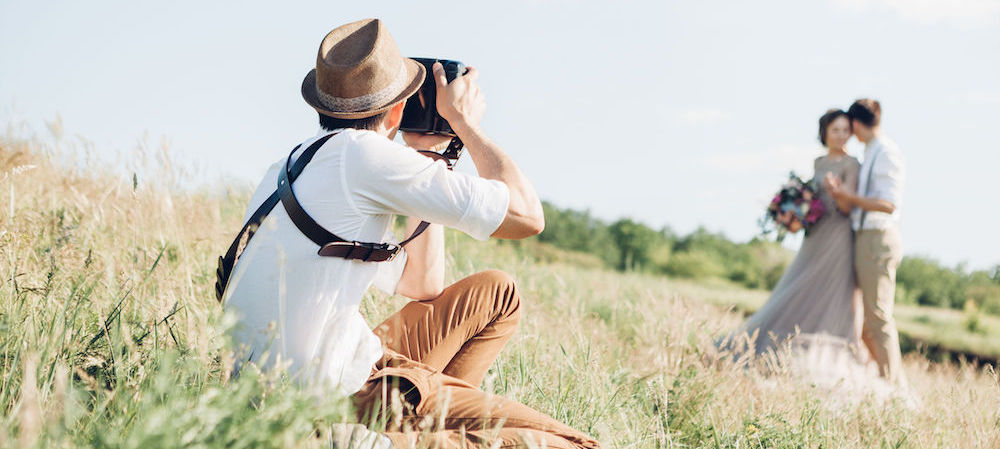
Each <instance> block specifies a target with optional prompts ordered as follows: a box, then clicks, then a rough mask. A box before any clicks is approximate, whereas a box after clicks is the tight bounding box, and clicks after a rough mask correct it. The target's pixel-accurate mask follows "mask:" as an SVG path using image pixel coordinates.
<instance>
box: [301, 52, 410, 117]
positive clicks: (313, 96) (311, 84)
mask: <svg viewBox="0 0 1000 449" xmlns="http://www.w3.org/2000/svg"><path fill="white" fill-rule="evenodd" d="M403 63H404V64H406V75H407V76H408V77H409V78H410V82H409V84H408V85H407V86H406V88H405V89H403V90H402V91H401V92H400V93H399V95H397V96H396V97H395V98H393V99H391V100H389V101H388V102H387V103H386V104H384V105H378V106H375V107H373V108H372V109H368V110H364V111H350V112H345V111H331V110H330V109H328V108H327V107H326V106H323V103H320V101H319V92H317V90H316V69H312V70H310V71H309V73H307V74H306V77H305V78H304V79H303V80H302V98H303V99H304V100H306V103H309V106H312V108H313V109H315V110H316V112H319V113H320V114H323V115H327V116H330V117H333V118H344V119H358V118H365V117H371V116H373V115H378V114H381V113H383V112H385V111H388V110H389V109H391V108H392V107H393V106H395V105H396V103H399V102H400V101H403V100H406V99H407V98H409V97H410V96H411V95H413V94H415V93H417V90H419V89H420V85H421V84H423V83H424V78H425V77H426V76H427V73H426V72H427V70H426V69H424V66H423V64H421V63H419V62H417V61H414V60H412V59H410V58H405V60H404V61H403Z"/></svg>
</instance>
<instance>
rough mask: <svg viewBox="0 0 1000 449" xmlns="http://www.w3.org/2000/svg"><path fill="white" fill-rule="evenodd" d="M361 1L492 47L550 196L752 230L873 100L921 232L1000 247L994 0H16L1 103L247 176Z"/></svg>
mask: <svg viewBox="0 0 1000 449" xmlns="http://www.w3.org/2000/svg"><path fill="white" fill-rule="evenodd" d="M364 17H381V18H383V19H384V20H385V21H386V22H387V24H388V26H389V29H390V31H391V32H392V33H393V35H394V36H395V38H396V40H397V42H398V43H399V46H400V48H401V49H402V51H403V52H404V54H406V55H411V56H439V57H447V58H453V59H461V60H463V61H465V62H467V63H469V64H471V65H475V66H477V67H479V69H480V70H481V72H482V76H481V79H480V80H481V85H482V88H483V91H484V92H485V94H486V96H487V100H488V103H489V109H488V111H487V116H486V119H485V124H484V126H485V128H486V130H487V131H488V133H489V134H491V135H492V136H493V137H494V138H495V140H497V141H498V142H500V143H501V144H502V145H503V146H504V147H505V148H506V149H507V150H508V152H509V153H511V154H512V155H513V156H514V158H515V159H516V160H517V161H518V162H519V163H520V164H521V165H522V166H523V168H524V170H525V171H526V172H527V173H528V175H529V176H530V177H531V178H532V179H533V180H534V182H535V185H536V187H537V189H538V191H539V193H540V194H541V196H542V197H543V198H545V199H548V200H550V201H552V202H554V203H556V204H558V205H561V206H564V207H573V208H577V209H589V210H591V212H592V213H594V214H595V215H597V216H598V217H601V218H605V219H614V218H618V217H621V216H631V217H633V218H636V219H639V220H641V221H643V222H646V223H647V224H649V225H651V226H654V227H659V226H662V225H670V226H671V227H673V228H674V229H675V230H677V231H678V232H688V231H691V230H693V229H695V228H696V227H697V226H698V225H704V226H706V227H707V228H708V229H710V230H714V231H722V232H724V233H725V234H726V235H728V236H729V237H730V238H734V239H737V240H746V239H749V238H751V237H752V236H753V235H754V234H755V233H756V232H757V226H756V220H757V218H758V217H759V216H760V213H761V211H762V209H763V207H764V205H765V203H766V200H767V199H768V196H769V194H771V193H773V190H775V189H776V187H777V186H778V184H779V183H780V182H782V181H783V180H784V176H785V174H786V173H787V172H788V170H790V169H797V170H800V171H808V170H809V169H811V161H812V159H813V158H814V157H816V156H818V155H819V154H821V149H820V146H819V143H818V142H817V140H816V137H815V134H816V120H817V118H818V117H819V115H820V114H822V113H823V112H824V111H825V110H826V109H827V108H829V107H844V108H846V107H847V106H848V105H849V104H850V102H851V101H852V100H853V99H855V98H857V97H861V96H873V97H876V98H878V99H880V100H881V101H882V103H883V106H884V118H883V121H884V128H885V131H886V133H887V134H888V135H889V136H890V137H892V138H893V139H895V140H896V142H897V143H898V144H899V145H900V147H901V149H902V151H903V152H904V153H905V155H906V158H907V164H908V167H907V168H908V175H909V177H908V183H907V185H906V191H905V205H904V210H903V214H904V215H903V237H904V240H905V242H904V243H905V246H906V252H907V253H908V254H925V255H930V256H933V257H936V258H938V259H940V260H942V261H944V262H946V263H948V264H955V263H958V262H960V261H968V262H969V264H970V266H971V267H974V268H986V267H989V266H992V265H994V264H997V263H1000V236H998V234H997V229H998V227H1000V226H998V225H1000V201H998V200H997V199H996V193H997V187H996V178H997V177H998V175H997V173H998V170H1000V143H998V142H1000V135H998V134H997V124H998V123H1000V0H953V1H936V2H935V1H930V0H828V1H814V2H813V1H811V2H802V1H794V0H789V1H762V2H745V1H729V2H720V1H701V2H659V1H649V2H625V1H622V2H600V3H597V2H578V1H569V0H565V1H564V0H555V1H540V0H537V1H519V0H511V1H505V2H469V1H464V2H402V1H400V2H390V1H380V2H355V3H353V4H351V3H348V2H342V1H341V2H336V3H335V2H330V1H328V2H295V3H293V2H204V1H197V2H195V1H180V2H116V3H115V4H112V3H110V2H102V1H90V2H68V1H63V2H58V1H13V2H12V1H11V0H2V1H0V66H2V70H0V123H8V122H10V121H14V122H25V123H28V124H29V126H33V127H35V128H36V129H44V123H45V121H46V120H51V119H53V118H55V117H56V115H57V114H59V115H60V116H61V117H62V119H63V123H64V126H65V129H66V131H67V133H69V134H71V135H80V136H83V137H85V138H87V139H90V140H92V141H93V142H94V143H95V147H96V149H97V151H98V152H104V153H107V154H113V153H116V152H123V151H124V152H127V151H130V150H131V149H133V148H134V147H135V144H136V141H137V140H138V139H140V138H141V137H142V136H143V135H144V134H145V133H148V135H149V136H152V137H153V138H154V139H159V138H160V136H165V137H167V138H168V139H169V140H170V142H171V150H172V151H173V152H174V154H175V155H176V156H175V157H178V158H181V159H187V160H194V161H197V162H198V163H199V164H201V165H203V166H206V167H209V168H211V169H212V170H218V172H220V173H223V174H227V175H229V176H232V177H235V178H241V179H245V180H253V179H255V178H257V177H258V176H260V175H261V174H262V173H263V170H264V168H265V167H266V166H267V165H268V164H269V163H270V162H272V161H274V160H276V159H277V158H279V157H281V156H282V155H284V154H285V153H286V152H287V150H288V149H289V148H290V147H291V146H293V145H294V144H296V143H297V142H299V141H300V140H302V139H303V138H304V137H306V136H307V135H311V134H313V133H315V131H316V118H315V114H314V112H313V111H312V110H311V109H310V108H308V107H307V106H306V104H305V103H304V102H303V101H302V100H301V97H300V96H299V84H300V83H301V80H302V76H303V75H304V74H305V73H306V71H308V70H309V68H310V66H311V65H312V64H314V61H315V59H314V58H315V54H316V49H317V47H318V45H319V41H320V39H322V37H323V35H324V34H325V33H326V32H327V31H329V30H330V29H331V28H333V27H335V26H337V25H339V24H342V23H346V22H349V21H353V20H356V19H360V18H364ZM853 150H854V151H855V152H856V153H857V152H859V147H857V146H854V147H853ZM463 164H465V165H466V166H467V167H466V169H469V168H470V167H468V165H469V163H468V162H464V163H463Z"/></svg>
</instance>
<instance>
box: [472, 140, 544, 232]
mask: <svg viewBox="0 0 1000 449" xmlns="http://www.w3.org/2000/svg"><path fill="white" fill-rule="evenodd" d="M455 131H456V133H458V135H459V137H461V139H462V142H464V143H465V145H466V147H468V149H469V155H470V156H471V157H472V160H473V162H475V164H476V170H477V171H478V172H479V176H481V177H483V178H486V179H495V180H497V181H500V182H503V183H504V184H506V185H507V188H508V189H509V190H510V205H509V207H508V213H509V214H514V215H518V216H521V217H543V213H542V203H541V201H539V199H538V194H537V193H536V192H535V188H534V187H533V186H532V185H531V182H530V181H529V180H528V178H527V177H526V176H525V175H524V173H522V172H521V170H520V169H519V168H518V167H517V164H515V163H514V161H513V159H511V158H510V156H508V155H507V153H505V152H504V151H503V149H501V148H500V146H499V145H497V144H496V143H494V142H493V141H492V140H490V138H489V137H487V136H486V134H485V133H483V131H482V130H481V129H479V128H478V127H475V126H463V125H458V126H457V127H456V128H455ZM542 226H544V221H543V222H542Z"/></svg>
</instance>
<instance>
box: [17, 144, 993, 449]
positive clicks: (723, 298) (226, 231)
mask: <svg viewBox="0 0 1000 449" xmlns="http://www.w3.org/2000/svg"><path fill="white" fill-rule="evenodd" d="M75 152H79V149H78V148H76V147H75V146H74V145H73V144H71V143H57V144H52V143H45V142H44V141H41V140H37V139H21V138H17V137H15V136H11V135H7V136H5V137H2V138H0V173H2V175H0V178H2V181H0V187H2V192H3V198H4V200H3V204H2V207H0V276H2V284H0V330H2V332H0V354H2V359H0V382H2V383H0V385H2V389H0V407H2V408H3V411H4V413H3V417H4V419H3V424H2V425H0V447H8V446H19V447H127V448H133V447H134V448H139V447H142V448H150V447H181V446H187V447H327V446H326V444H325V440H323V435H322V433H323V431H324V429H325V424H327V423H329V422H333V421H337V420H340V419H342V417H343V416H347V414H346V408H345V407H346V406H345V404H344V402H343V401H339V400H336V399H332V398H331V399H330V400H328V401H322V402H316V401H313V400H310V399H309V398H307V397H305V396H304V395H303V394H302V393H301V392H300V391H298V390H297V389H296V388H294V387H293V386H291V385H288V384H287V383H286V382H284V381H283V380H282V378H280V377H268V376H263V375H258V374H256V373H253V372H249V371H248V372H247V374H246V375H242V376H240V378H239V379H237V380H230V379H228V377H227V374H226V371H225V370H224V369H223V367H225V366H228V364H229V358H228V355H227V350H226V342H225V339H224V337H223V335H224V329H225V327H226V325H227V323H226V320H225V319H224V317H223V314H222V311H221V308H220V307H219V305H218V304H217V303H216V302H215V299H214V295H213V293H212V283H213V282H214V270H215V258H216V257H217V256H218V254H219V252H220V251H222V249H223V248H224V247H225V246H226V245H227V244H228V240H229V239H230V238H231V233H232V232H234V231H235V230H236V229H237V228H238V225H239V220H240V218H241V214H242V209H243V207H244V206H245V202H246V200H247V198H248V192H245V191H235V192H230V193H228V194H214V193H209V192H201V191H195V192H192V191H179V190H176V189H174V188H172V187H170V186H173V185H177V184H178V183H176V182H172V181H171V180H174V179H176V177H175V175H176V174H175V173H173V172H171V169H169V168H166V167H168V166H167V165H165V166H164V168H163V171H162V172H161V173H160V174H159V175H155V174H150V175H144V176H137V177H133V176H121V175H118V174H115V173H114V172H112V171H111V170H110V169H109V168H108V167H103V166H100V165H94V164H87V163H85V162H80V161H75V162H72V161H71V160H73V159H74V158H73V155H74V153H75ZM148 159H150V160H155V159H156V158H154V157H152V156H150V157H149V158H148ZM448 243H449V264H448V267H449V268H448V277H449V280H455V279H458V278H460V277H462V276H464V275H467V274H470V273H473V272H476V271H479V270H483V269H486V268H499V269H502V270H505V271H507V272H509V273H511V274H512V275H513V276H514V277H515V278H516V279H517V280H518V283H519V286H520V288H521V293H522V296H523V299H524V307H525V313H524V319H523V320H522V325H521V328H520V330H519V333H518V334H517V336H515V337H514V339H513V340H512V341H511V343H510V344H509V345H508V348H507V349H506V350H505V351H504V353H503V354H502V355H501V358H500V359H499V360H498V362H497V363H496V364H495V366H494V367H493V369H492V370H491V372H490V374H489V375H488V377H487V380H486V385H485V388H487V389H489V390H492V391H494V392H496V393H497V394H503V395H505V396H508V397H511V398H513V399H517V400H520V401H523V402H525V403H527V404H529V405H531V406H533V407H535V408H537V409H539V410H541V411H543V412H546V413H549V414H551V415H553V416H554V417H556V418H558V419H561V420H563V421H565V422H567V423H568V424H570V425H573V426H575V427H578V428H580V429H582V430H585V431H587V432H590V433H592V434H593V435H595V436H596V437H597V438H598V439H599V440H600V441H602V442H603V443H604V444H605V447H609V448H673V447H677V448H680V447H734V448H735V447H739V448H745V447H751V448H765V447H768V448H786V447H787V448H793V447H794V448H798V447H865V448H867V447H913V448H927V447H947V448H963V447H968V448H982V447H998V446H1000V440H998V435H1000V428H998V422H1000V410H998V409H997V407H996V404H997V402H998V400H1000V388H998V378H997V375H996V373H995V372H994V371H993V370H991V369H989V368H986V369H983V368H978V367H977V366H975V365H971V364H961V365H957V364H939V363H933V362H930V361H928V360H927V359H926V358H924V357H922V356H920V355H919V354H909V355H907V357H906V360H905V369H906V373H907V376H908V377H909V378H910V381H911V383H912V387H913V390H914V393H915V395H916V396H917V397H918V398H919V401H920V405H918V406H912V405H907V404H906V403H904V402H902V401H894V400H888V401H883V400H878V399H875V398H867V397H863V398H858V399H857V400H856V401H850V402H848V403H846V404H843V403H839V402H840V401H838V400H839V399H843V398H837V397H833V396H831V395H830V394H829V393H828V392H827V391H825V390H823V389H820V388H815V387H814V386H811V385H809V384H805V383H802V382H799V381H796V380H795V379H794V378H793V377H791V376H789V375H787V374H786V373H783V372H777V373H773V374H771V375H768V376H765V375H763V374H761V373H759V372H758V371H756V370H744V369H743V368H741V367H739V366H737V365H736V364H734V363H731V362H730V361H728V359H727V358H725V357H718V356H715V355H713V354H712V351H711V348H712V341H713V339H714V338H716V337H717V336H719V335H723V334H724V333H726V332H727V331H729V330H731V329H732V328H734V327H735V326H736V325H737V324H738V323H739V321H740V320H741V314H740V313H738V312H736V311H733V310H731V308H730V307H725V306H722V305H724V304H747V305H751V306H752V305H753V304H759V302H760V301H761V300H762V298H763V297H764V296H765V294H764V293H762V292H761V291H758V290H747V289H744V288H741V287H736V286H733V285H732V284H729V283H724V282H714V281H712V282H706V281H675V280H670V279H667V278H663V277H655V276H651V275H641V274H633V273H619V272H615V271H609V270H605V269H602V268H598V267H593V266H591V267H587V266H586V265H587V262H586V261H582V260H575V259H574V258H575V257H577V256H573V255H566V254H563V253H560V252H558V250H553V249H551V248H546V247H541V248H543V249H533V248H531V247H526V246H519V245H511V244H504V243H497V242H488V243H478V242H473V241H471V240H470V239H468V238H465V237H463V236H461V235H458V234H455V233H449V234H448ZM529 253H530V254H529ZM543 253H544V254H547V255H546V256H544V257H543V256H538V254H543ZM537 259H543V260H546V261H547V262H540V261H538V260H537ZM403 301H404V300H403V299H402V298H399V297H392V298H385V297H382V296H377V295H373V296H370V297H368V298H366V301H365V312H366V313H367V314H368V317H369V320H370V322H374V321H377V320H379V319H380V318H381V317H383V316H385V315H386V314H388V313H390V312H391V311H392V310H394V309H395V308H397V307H398V306H399V305H400V304H402V303H403ZM915 320H916V321H919V320H918V319H916V318H915ZM317 432H318V433H319V436H317Z"/></svg>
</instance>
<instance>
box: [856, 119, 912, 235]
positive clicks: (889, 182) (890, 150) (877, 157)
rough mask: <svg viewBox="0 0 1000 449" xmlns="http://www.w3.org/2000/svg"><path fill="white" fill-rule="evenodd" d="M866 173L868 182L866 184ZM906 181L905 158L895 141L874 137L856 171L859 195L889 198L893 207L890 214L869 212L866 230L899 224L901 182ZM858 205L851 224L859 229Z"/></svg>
mask: <svg viewBox="0 0 1000 449" xmlns="http://www.w3.org/2000/svg"><path fill="white" fill-rule="evenodd" d="M869 172H871V174H870V178H871V185H870V186H869V185H868V179H869ZM905 180H906V161H905V160H904V159H903V154H902V153H900V151H899V147H897V146H896V144H895V142H893V141H891V140H889V139H888V138H886V137H876V138H874V139H872V140H871V142H869V143H868V145H865V161H864V163H862V164H861V170H860V171H859V172H858V195H860V196H863V197H867V198H877V199H881V200H885V201H888V202H890V203H892V204H893V206H895V210H894V211H893V212H892V213H891V214H887V213H885V212H878V211H868V212H867V213H865V214H864V216H865V223H864V227H865V229H889V228H895V227H898V226H899V217H900V214H901V212H902V210H903V183H904V181H905ZM863 212H864V211H862V210H861V208H857V207H856V208H854V210H853V211H851V221H852V223H851V224H852V226H853V228H854V230H855V231H857V230H859V229H860V228H861V215H862V213H863Z"/></svg>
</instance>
